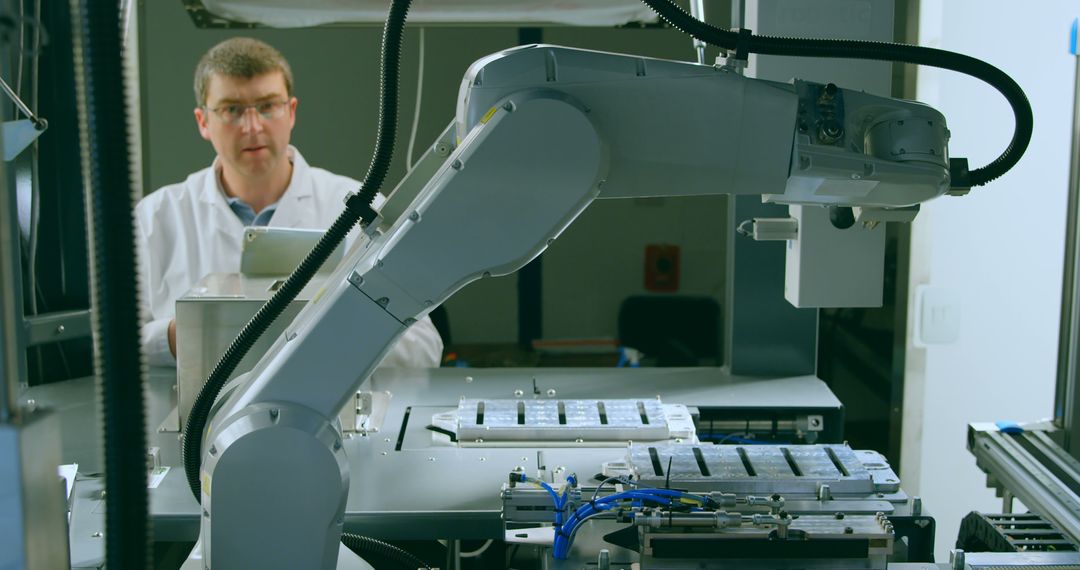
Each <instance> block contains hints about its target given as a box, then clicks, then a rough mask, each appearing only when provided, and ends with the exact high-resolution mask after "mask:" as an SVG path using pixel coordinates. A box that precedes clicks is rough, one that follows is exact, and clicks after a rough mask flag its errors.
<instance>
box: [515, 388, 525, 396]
mask: <svg viewBox="0 0 1080 570" xmlns="http://www.w3.org/2000/svg"><path fill="white" fill-rule="evenodd" d="M524 395H525V391H524V390H521V389H518V390H514V397H515V398H520V397H522V396H524Z"/></svg>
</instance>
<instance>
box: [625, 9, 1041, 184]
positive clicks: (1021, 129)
mask: <svg viewBox="0 0 1080 570" xmlns="http://www.w3.org/2000/svg"><path fill="white" fill-rule="evenodd" d="M641 1H642V2H644V3H645V4H646V5H648V6H649V7H650V8H652V9H653V11H655V12H656V13H657V14H659V15H660V17H661V18H663V19H664V20H665V21H666V22H667V23H668V24H670V25H671V26H672V27H674V28H676V29H678V30H680V31H682V32H683V33H686V34H689V35H690V36H693V37H694V38H697V39H699V40H701V41H703V42H706V43H709V44H712V45H714V46H717V47H720V48H723V49H727V50H735V51H737V52H738V53H740V54H743V53H757V54H762V55H787V56H796V57H836V58H851V59H872V60H883V61H899V62H904V63H914V64H918V65H929V66H932V67H940V68H942V69H949V70H952V71H958V72H960V73H964V74H966V75H970V76H972V77H975V78H976V79H979V80H981V81H983V82H985V83H988V84H989V85H990V86H992V87H993V88H995V89H997V90H998V91H999V92H1000V93H1001V94H1002V95H1004V96H1005V99H1006V100H1007V101H1008V102H1009V106H1011V107H1012V111H1013V115H1014V116H1015V118H1016V126H1015V128H1014V130H1013V136H1012V140H1010V141H1009V145H1008V146H1007V147H1006V148H1005V151H1004V152H1002V153H1001V155H1000V156H998V157H997V158H996V159H994V160H993V161H992V162H991V163H990V164H988V165H986V166H984V167H981V168H977V169H974V170H971V171H970V172H969V171H967V169H966V168H962V169H958V168H953V169H952V173H951V174H952V177H953V181H952V185H953V186H955V187H966V188H969V187H974V186H981V185H983V184H986V183H987V182H990V181H991V180H994V179H996V178H998V177H1000V176H1001V175H1003V174H1005V173H1006V172H1008V171H1009V169H1011V168H1012V167H1013V166H1015V165H1016V163H1017V162H1018V161H1019V160H1020V157H1022V156H1023V155H1024V151H1026V150H1027V147H1028V143H1030V142H1031V132H1032V129H1033V127H1034V118H1033V117H1032V113H1031V104H1030V103H1029V102H1028V99H1027V95H1025V94H1024V90H1023V89H1021V88H1020V86H1019V85H1017V84H1016V82H1015V81H1013V79H1012V78H1011V77H1009V76H1008V75H1007V74H1006V73H1005V72H1003V71H1001V70H1000V69H998V68H996V67H994V66H992V65H990V64H989V63H986V62H985V61H982V60H979V59H976V58H973V57H970V56H967V55H963V54H959V53H955V52H951V51H945V50H940V49H934V48H927V47H922V46H912V45H906V44H896V43H887V42H868V41H858V40H825V39H810V38H784V37H772V36H758V35H753V34H746V33H743V34H740V33H739V32H733V31H730V30H723V29H720V28H717V27H714V26H711V25H709V24H706V23H704V22H702V21H700V20H698V19H697V18H694V17H693V16H691V15H690V14H687V13H686V12H685V11H683V9H682V8H680V7H679V6H678V5H676V4H675V3H674V2H672V1H671V0H641Z"/></svg>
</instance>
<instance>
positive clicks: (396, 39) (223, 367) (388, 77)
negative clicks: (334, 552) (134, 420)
mask: <svg viewBox="0 0 1080 570" xmlns="http://www.w3.org/2000/svg"><path fill="white" fill-rule="evenodd" d="M411 3H412V0H394V2H393V4H391V6H390V12H389V15H388V16H387V18H386V25H385V27H384V28H383V39H382V73H381V75H380V88H379V131H378V138H377V139H376V141H375V152H374V155H373V156H372V158H371V164H370V165H369V167H368V171H367V174H366V175H365V176H364V180H363V181H362V182H361V185H360V191H359V192H357V193H355V194H353V195H351V196H349V198H348V200H346V202H345V210H344V211H343V212H342V213H341V215H339V216H338V218H337V219H336V220H334V223H333V224H331V226H330V229H329V230H327V231H326V234H324V235H323V237H322V238H321V239H320V240H319V243H317V244H316V245H315V247H314V248H313V249H312V250H311V253H309V254H308V255H307V257H305V258H304V260H303V261H302V262H300V266H299V267H297V269H296V271H294V272H293V274H292V275H290V276H289V278H288V279H286V280H285V283H284V284H283V285H282V286H281V287H280V288H279V289H278V290H277V292H276V293H274V295H273V296H272V297H271V298H270V300H269V301H267V302H266V304H264V305H263V306H262V308H260V309H259V310H258V312H256V313H255V316H253V317H251V320H250V321H248V323H247V324H246V325H244V328H243V329H242V330H241V331H240V334H238V335H237V336H236V339H234V340H233V342H232V344H230V345H229V348H228V349H227V350H226V351H225V354H223V355H222V357H221V359H220V360H219V361H218V363H217V365H216V366H214V369H213V371H212V372H211V373H210V376H209V377H208V378H207V380H206V383H205V385H204V386H203V388H202V390H201V391H200V392H199V395H198V397H197V398H196V399H195V404H194V405H193V406H192V408H191V413H190V414H189V415H188V419H187V423H186V425H185V427H184V445H183V456H184V457H183V459H184V472H185V474H186V475H187V480H188V486H189V487H190V488H191V493H192V494H193V495H195V500H196V501H199V502H200V503H201V502H202V495H201V493H200V482H199V469H200V467H201V462H202V439H203V430H204V429H205V428H206V421H207V419H208V418H209V416H210V408H211V406H212V405H213V404H214V400H215V399H216V398H217V396H218V393H220V392H221V388H222V387H223V386H224V385H225V383H226V382H227V381H228V380H229V377H230V376H231V375H232V373H233V371H234V370H235V369H236V366H237V365H238V364H239V363H240V361H241V360H243V358H244V356H245V355H246V354H247V353H248V351H249V350H251V347H252V345H254V344H255V342H256V341H257V340H258V339H259V337H260V336H262V335H263V333H265V332H266V329H268V328H269V327H270V325H271V324H272V323H273V322H274V321H275V320H276V319H277V318H278V317H279V316H281V312H282V311H284V310H285V308H286V307H288V306H289V303H291V302H292V300H293V299H295V298H296V296H297V295H298V294H299V293H300V291H301V290H302V289H303V288H304V286H306V285H307V284H308V281H310V280H311V278H312V276H314V275H315V272H316V271H318V269H319V267H321V266H322V264H323V263H324V262H325V261H326V259H327V257H329V256H330V253H331V252H333V251H334V249H335V248H336V247H337V246H338V245H339V244H340V243H341V242H342V240H344V239H345V236H346V235H347V234H348V233H349V230H351V229H352V228H353V226H355V225H356V223H357V222H358V221H362V222H363V223H365V224H366V223H370V222H371V220H373V219H374V218H375V215H376V214H375V212H374V211H373V210H372V209H371V202H372V201H373V200H374V199H375V195H376V193H377V192H378V191H379V188H380V187H381V186H382V183H383V181H384V180H385V179H386V173H387V171H388V170H389V169H390V159H391V158H392V157H393V154H394V136H395V134H396V131H397V112H398V76H399V74H400V61H401V42H402V39H403V37H404V35H405V19H406V17H407V16H408V13H409V5H410V4H411ZM144 486H145V485H144Z"/></svg>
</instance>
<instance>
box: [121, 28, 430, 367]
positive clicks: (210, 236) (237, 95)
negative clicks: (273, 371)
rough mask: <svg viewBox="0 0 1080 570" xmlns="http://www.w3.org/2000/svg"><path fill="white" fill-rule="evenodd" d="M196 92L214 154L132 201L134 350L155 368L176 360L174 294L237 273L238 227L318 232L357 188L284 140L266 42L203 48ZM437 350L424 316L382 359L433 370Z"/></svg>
mask: <svg viewBox="0 0 1080 570" xmlns="http://www.w3.org/2000/svg"><path fill="white" fill-rule="evenodd" d="M195 97H196V101H197V103H198V106H197V107H196V108H195V121H196V123H198V127H199V134H201V135H202V137H203V138H204V139H206V140H208V141H210V143H211V144H212V145H213V146H214V150H215V151H217V158H216V159H215V160H214V162H213V164H212V165H210V167H208V168H205V169H203V170H200V171H198V172H195V173H194V174H191V175H190V176H188V177H187V180H185V181H184V182H182V183H179V184H172V185H169V186H165V187H164V188H161V189H159V190H157V191H156V192H154V193H152V194H150V195H149V196H146V197H145V198H143V199H142V200H141V201H139V204H138V205H137V206H136V208H135V221H136V232H137V235H136V239H137V241H138V251H139V262H140V272H141V274H142V275H141V286H142V293H141V301H142V304H143V314H144V324H143V327H142V348H143V353H144V354H145V356H146V357H147V361H148V363H149V364H150V365H154V366H175V365H176V320H175V315H176V300H177V299H178V298H179V297H181V296H182V295H184V294H185V293H186V292H187V291H188V290H189V289H190V288H191V287H192V286H193V285H194V284H195V283H196V282H197V281H198V280H199V279H201V278H202V277H204V276H205V275H207V274H209V273H235V272H237V271H239V269H240V252H241V239H242V236H243V232H244V227H245V226H253V225H268V226H280V227H290V228H315V229H326V228H328V227H329V226H330V224H331V223H332V222H333V221H334V219H335V218H337V216H338V214H340V213H341V211H342V209H343V208H344V200H345V196H346V194H348V193H350V192H354V191H357V190H358V189H359V188H360V183H359V182H357V181H356V180H353V179H351V178H347V177H345V176H338V175H336V174H332V173H330V172H327V171H325V170H322V169H320V168H315V167H312V166H309V165H308V163H307V161H305V160H304V157H303V156H301V155H300V152H299V151H297V150H296V148H295V147H293V146H291V145H289V137H290V135H291V134H292V129H293V125H295V124H296V106H297V99H296V97H294V96H293V86H292V71H291V70H290V68H289V64H288V62H287V61H286V60H285V58H284V57H283V56H282V55H281V54H280V53H279V52H278V51H277V50H276V49H274V48H273V47H271V46H269V45H267V44H266V43H263V42H261V41H258V40H254V39H250V38H233V39H230V40H226V41H224V42H222V43H220V44H218V45H216V46H214V47H213V48H211V49H210V51H208V52H207V53H206V54H205V55H204V56H203V57H202V59H201V60H200V61H199V64H198V66H197V67H196V70H195ZM382 199H383V198H382V196H378V197H377V198H376V203H375V206H376V207H378V205H379V203H380V202H381V200H382ZM356 235H357V232H356V231H355V230H354V231H353V232H352V233H351V234H350V236H349V238H348V241H347V243H346V247H348V246H350V245H351V244H352V240H354V239H355V238H356ZM442 348H443V344H442V339H441V338H440V337H439V333H438V332H437V331H436V330H435V327H434V326H433V325H432V323H431V320H430V319H428V318H424V319H422V320H420V321H418V322H417V323H415V324H414V325H412V326H411V327H409V328H408V329H407V330H406V332H405V334H404V336H402V338H401V339H400V340H399V341H398V343H397V344H396V345H395V346H394V347H393V348H392V349H391V351H390V353H389V354H388V355H387V357H386V359H385V360H384V361H383V365H384V366H409V367H435V366H438V365H439V361H440V357H441V354H442Z"/></svg>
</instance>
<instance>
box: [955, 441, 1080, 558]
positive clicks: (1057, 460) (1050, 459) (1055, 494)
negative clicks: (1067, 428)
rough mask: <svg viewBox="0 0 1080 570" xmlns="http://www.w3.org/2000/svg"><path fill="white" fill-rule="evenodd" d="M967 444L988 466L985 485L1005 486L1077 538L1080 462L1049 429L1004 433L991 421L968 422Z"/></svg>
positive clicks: (1079, 532)
mask: <svg viewBox="0 0 1080 570" xmlns="http://www.w3.org/2000/svg"><path fill="white" fill-rule="evenodd" d="M968 450H969V451H971V453H972V454H973V455H974V456H975V459H976V464H977V465H978V466H979V468H980V469H982V470H983V471H984V472H986V474H987V486H989V487H994V488H998V489H1003V490H1006V491H1008V492H1009V493H1011V494H1012V495H1013V496H1014V497H1016V498H1017V499H1020V500H1021V501H1022V502H1023V503H1024V505H1025V506H1027V507H1028V508H1029V509H1031V511H1032V512H1035V513H1037V514H1039V515H1041V516H1042V517H1044V518H1046V519H1047V520H1049V521H1051V522H1052V523H1054V524H1055V525H1056V526H1057V527H1058V528H1059V529H1061V530H1062V531H1063V532H1064V533H1065V534H1066V535H1067V536H1068V537H1069V538H1070V539H1071V540H1073V541H1074V542H1078V543H1080V462H1078V461H1077V460H1076V459H1075V458H1074V457H1072V456H1071V455H1069V454H1068V453H1067V452H1066V451H1065V450H1064V449H1062V448H1061V447H1060V446H1059V445H1057V443H1055V442H1054V441H1053V440H1051V439H1050V437H1049V436H1048V432H1047V430H1045V429H1025V430H1024V431H1023V432H1021V433H1017V434H1006V433H1003V432H1002V431H1001V430H999V429H998V427H997V426H996V425H994V424H983V423H977V424H971V425H969V426H968Z"/></svg>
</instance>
